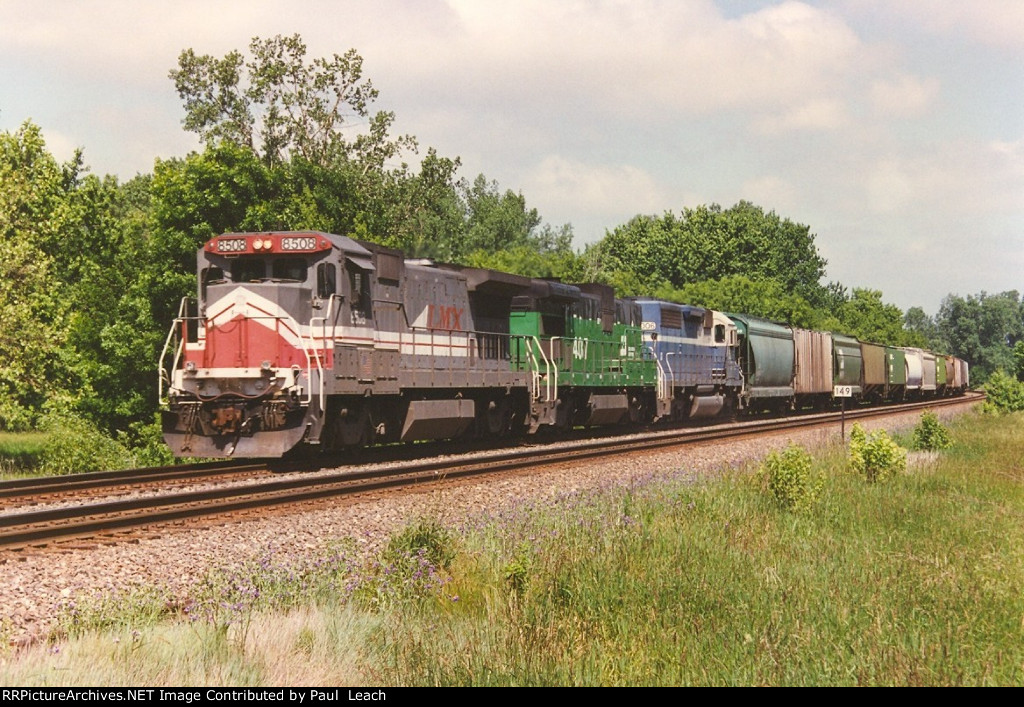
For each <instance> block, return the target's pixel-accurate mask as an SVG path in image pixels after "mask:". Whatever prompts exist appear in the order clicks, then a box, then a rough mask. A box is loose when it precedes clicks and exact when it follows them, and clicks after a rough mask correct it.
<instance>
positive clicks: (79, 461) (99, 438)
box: [39, 413, 135, 475]
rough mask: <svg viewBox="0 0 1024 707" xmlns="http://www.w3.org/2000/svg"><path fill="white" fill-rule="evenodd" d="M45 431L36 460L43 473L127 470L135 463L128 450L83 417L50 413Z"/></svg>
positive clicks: (44, 426)
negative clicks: (45, 435) (41, 446)
mask: <svg viewBox="0 0 1024 707" xmlns="http://www.w3.org/2000/svg"><path fill="white" fill-rule="evenodd" d="M42 427H43V431H44V432H46V433H47V438H46V442H45V443H44V445H43V450H42V454H41V455H40V460H39V462H40V463H39V469H40V471H42V472H43V473H44V474H52V475H59V474H80V473H83V472H86V471H106V470H109V469H127V468H129V467H131V466H134V464H135V459H134V458H133V457H132V454H131V452H129V451H128V449H127V448H126V447H125V446H124V445H122V444H119V443H118V442H116V441H115V440H112V439H110V438H109V437H107V436H106V435H104V434H103V433H102V432H100V431H99V430H98V429H96V428H95V427H94V426H92V425H91V424H89V422H87V421H86V420H84V419H82V418H80V417H74V416H72V415H68V414H56V413H53V414H50V415H49V416H47V418H46V419H45V420H44V422H43V425H42Z"/></svg>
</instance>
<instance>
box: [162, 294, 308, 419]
mask: <svg viewBox="0 0 1024 707" xmlns="http://www.w3.org/2000/svg"><path fill="white" fill-rule="evenodd" d="M191 299H192V298H190V297H184V298H182V301H181V304H180V305H179V307H178V316H177V317H176V318H175V319H174V322H173V323H172V324H171V330H170V331H169V332H168V334H167V339H166V340H165V341H164V348H163V351H162V352H161V355H160V373H159V394H160V404H161V405H165V404H167V403H168V402H169V401H168V400H167V399H166V398H165V397H164V378H165V377H166V378H167V380H168V382H169V383H170V381H171V375H172V373H168V369H167V368H166V367H165V366H164V362H165V361H166V358H167V350H168V348H169V347H170V345H171V341H172V340H173V338H174V336H175V332H176V329H177V327H178V326H179V325H181V327H182V329H183V331H182V334H181V340H180V341H179V343H178V346H177V347H176V349H175V355H174V360H173V361H172V363H171V368H170V371H171V372H173V371H175V370H177V369H178V364H179V362H180V361H181V356H182V353H183V352H184V349H185V344H186V342H187V340H188V336H187V332H185V331H184V327H185V326H186V322H188V321H193V320H194V321H196V322H201V321H203V320H204V319H205V317H203V316H201V315H198V314H197V315H196V316H187V306H188V302H189V301H190V300H191ZM247 318H248V319H272V320H274V321H275V322H282V321H283V322H285V323H286V324H288V325H289V326H290V328H291V329H292V330H293V332H294V333H295V336H296V337H298V339H299V341H300V343H301V349H302V354H303V356H305V358H306V378H307V379H308V381H309V384H308V385H307V386H306V388H307V391H306V397H305V399H303V400H302V404H303V405H310V404H311V403H312V402H313V397H314V392H313V362H314V360H315V361H316V369H317V373H318V376H317V385H316V387H317V391H316V397H317V406H318V408H319V412H320V414H323V412H324V368H323V364H322V362H321V360H320V355H319V354H318V353H316V349H315V346H316V337H315V335H314V331H315V325H314V323H313V322H314V321H315V320H316V319H321V318H322V317H313V318H312V319H310V323H309V330H310V336H309V337H307V336H305V335H303V333H302V326H301V325H300V324H299V322H298V321H297V320H296V319H295V318H294V317H292V316H291V315H290V314H287V313H285V314H284V315H279V314H277V315H263V316H255V317H254V316H248V317H247ZM324 334H325V335H326V330H325V332H324ZM324 345H325V346H326V339H324ZM311 352H312V354H311Z"/></svg>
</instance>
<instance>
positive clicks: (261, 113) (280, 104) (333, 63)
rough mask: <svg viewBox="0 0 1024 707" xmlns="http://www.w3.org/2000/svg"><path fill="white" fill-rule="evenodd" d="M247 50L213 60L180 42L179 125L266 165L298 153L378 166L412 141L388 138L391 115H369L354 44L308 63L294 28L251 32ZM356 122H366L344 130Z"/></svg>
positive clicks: (370, 91) (315, 159)
mask: <svg viewBox="0 0 1024 707" xmlns="http://www.w3.org/2000/svg"><path fill="white" fill-rule="evenodd" d="M249 50H250V53H251V57H250V58H249V59H248V60H246V59H244V58H243V56H242V54H241V53H239V52H238V51H232V52H229V53H228V54H226V55H225V56H224V57H223V58H220V59H217V58H216V57H213V56H210V55H209V54H204V55H201V56H200V55H197V54H196V53H195V52H194V51H193V50H192V49H186V50H185V51H183V52H182V53H181V54H180V55H179V57H178V68H177V69H173V70H172V71H171V72H170V78H171V79H172V80H173V81H174V86H175V88H176V89H177V90H178V95H179V96H181V98H182V100H183V101H184V102H185V119H184V126H185V129H186V130H190V131H192V132H195V133H198V134H199V136H200V137H201V138H202V139H203V141H204V142H205V143H206V144H207V146H214V145H217V144H220V143H222V142H228V143H233V144H236V145H239V146H242V147H245V148H247V149H248V150H250V151H251V152H253V153H254V154H256V155H258V156H259V157H260V158H261V159H262V160H263V161H264V162H266V163H267V164H268V165H275V164H280V163H282V162H284V161H286V160H287V159H288V158H289V157H290V156H292V155H298V156H301V157H302V158H303V159H305V160H307V161H308V162H310V163H313V164H317V165H321V166H326V165H329V164H333V163H335V162H336V161H337V160H352V161H355V162H358V163H360V164H363V165H366V166H367V167H369V166H370V165H373V166H376V168H377V169H380V168H381V166H382V165H383V164H384V163H385V162H386V161H387V160H389V159H391V158H393V157H395V156H396V155H397V154H398V153H399V152H400V151H401V149H403V148H404V147H409V146H412V142H411V140H410V139H409V138H399V139H398V140H394V141H393V140H390V139H389V138H388V130H389V129H390V127H391V124H392V122H393V121H394V114H392V113H387V112H378V113H376V114H374V115H372V116H371V115H370V105H371V104H372V103H373V102H374V101H375V100H376V99H377V90H376V89H375V88H373V84H372V83H371V82H370V81H369V79H365V80H364V79H363V59H362V57H361V56H359V54H357V53H356V51H355V50H354V49H350V50H349V51H347V52H345V54H343V55H339V54H334V55H333V56H332V57H331V58H330V59H325V58H316V59H313V60H312V61H311V62H309V63H307V62H306V45H305V43H304V42H303V41H302V39H301V38H300V37H299V35H297V34H295V35H292V36H290V37H282V36H280V35H277V36H275V37H272V38H270V39H260V38H259V37H254V38H253V40H252V42H251V43H250V44H249ZM356 123H366V124H367V126H368V129H367V130H366V131H364V132H362V133H359V134H357V135H355V136H354V137H353V138H351V139H350V138H347V137H345V130H347V129H349V128H352V127H354V125H355V124H356Z"/></svg>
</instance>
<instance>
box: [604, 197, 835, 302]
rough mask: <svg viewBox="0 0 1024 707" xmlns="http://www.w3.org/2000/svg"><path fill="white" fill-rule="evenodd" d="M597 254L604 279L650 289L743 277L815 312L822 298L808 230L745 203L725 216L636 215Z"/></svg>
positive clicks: (819, 266)
mask: <svg viewBox="0 0 1024 707" xmlns="http://www.w3.org/2000/svg"><path fill="white" fill-rule="evenodd" d="M595 255H596V257H597V258H598V259H599V261H600V263H601V267H602V270H603V271H605V272H606V273H611V272H616V271H630V272H632V273H634V274H635V275H636V276H637V277H639V278H640V279H641V280H642V281H647V282H650V283H652V285H653V284H656V283H659V282H662V281H664V282H668V283H669V284H670V285H672V286H673V287H676V288H681V287H683V286H684V285H686V284H688V283H696V282H705V281H708V280H717V279H720V278H723V277H727V276H730V275H742V276H744V277H747V278H750V279H753V280H774V281H775V282H778V283H780V284H781V285H782V287H784V288H785V290H786V291H787V292H791V293H793V294H796V295H799V296H800V297H802V298H804V299H805V300H807V301H808V302H810V303H812V304H813V305H814V306H821V305H822V304H824V300H825V294H826V293H825V290H824V288H823V287H822V286H821V285H820V280H821V278H822V277H823V276H824V274H825V264H826V261H825V259H824V258H822V257H821V256H820V255H819V254H818V251H817V248H816V247H815V245H814V235H813V234H812V233H811V232H810V228H809V227H807V226H804V225H801V224H797V223H793V222H792V221H790V220H789V219H782V218H780V217H779V216H778V215H776V214H775V212H769V213H765V212H764V210H763V209H761V207H759V206H755V205H754V204H751V203H749V202H746V201H741V202H739V203H738V204H736V205H735V206H733V207H731V208H729V209H725V210H723V209H722V208H721V207H720V206H718V205H717V204H712V205H711V206H698V207H696V208H694V209H683V211H682V213H681V214H680V216H676V215H675V214H672V213H666V214H665V215H664V216H662V217H661V218H656V217H654V216H636V217H634V218H633V219H631V220H630V221H629V222H628V223H626V224H624V225H623V226H619V227H617V228H615V229H614V230H613V231H611V232H609V233H608V234H606V235H605V237H604V238H603V239H602V240H601V241H600V242H599V243H598V244H597V246H596V247H595ZM605 277H606V279H607V278H610V275H606V276H605Z"/></svg>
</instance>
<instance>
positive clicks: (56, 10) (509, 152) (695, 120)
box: [0, 0, 1024, 314]
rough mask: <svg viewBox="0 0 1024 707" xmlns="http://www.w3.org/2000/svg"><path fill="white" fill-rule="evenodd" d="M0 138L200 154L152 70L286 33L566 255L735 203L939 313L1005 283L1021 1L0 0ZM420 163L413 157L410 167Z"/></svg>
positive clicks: (1023, 211) (1019, 111)
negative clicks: (336, 61) (339, 63)
mask: <svg viewBox="0 0 1024 707" xmlns="http://www.w3.org/2000/svg"><path fill="white" fill-rule="evenodd" d="M0 18H2V21H0V130H5V131H13V130H16V129H17V128H18V127H19V126H20V125H21V124H22V123H23V122H25V121H26V120H31V121H33V122H34V123H36V124H37V125H39V126H40V127H41V128H42V130H43V134H44V136H45V137H46V139H47V145H48V147H49V148H50V150H51V151H52V152H53V153H54V154H55V155H56V156H57V157H58V158H59V159H68V158H69V157H71V155H72V154H73V151H74V150H75V148H82V149H83V152H84V160H85V163H86V165H88V166H89V168H90V170H91V171H92V173H94V174H99V175H104V174H113V175H117V176H118V177H119V178H121V179H122V180H126V179H129V178H131V177H133V176H134V175H136V174H138V173H148V172H152V170H153V165H154V162H155V160H156V159H167V158H172V157H182V156H184V155H186V154H188V153H189V152H190V151H193V150H197V149H199V148H200V145H199V142H198V140H197V138H196V137H195V136H194V135H193V134H191V133H188V132H185V131H184V129H183V128H182V126H181V121H182V118H183V117H184V110H183V108H182V103H181V100H180V98H179V97H178V95H177V92H176V91H175V89H174V85H173V83H172V82H171V80H170V79H169V78H168V72H169V71H170V70H171V69H173V68H175V67H176V66H177V59H178V55H179V54H180V53H181V51H182V50H184V49H187V48H191V49H193V50H194V51H195V52H196V53H198V54H212V55H214V56H217V57H220V56H223V55H224V54H226V53H227V52H229V51H231V50H233V49H237V50H242V51H244V50H246V49H247V47H248V45H249V42H250V40H251V39H252V38H253V37H263V38H266V37H272V36H274V35H278V34H280V35H291V34H295V33H298V34H300V35H301V36H302V38H303V40H304V41H305V43H306V44H307V46H308V54H307V56H308V57H309V58H312V57H317V56H331V55H332V54H335V53H337V54H343V53H345V52H346V51H347V50H348V49H352V48H354V49H355V50H356V51H357V52H358V53H359V54H360V55H361V56H362V57H363V60H364V63H363V72H364V76H365V77H367V78H369V79H370V80H371V81H372V82H373V85H374V87H375V88H376V89H377V90H378V91H379V98H378V100H377V102H376V103H375V104H374V108H375V109H377V110H388V111H393V112H394V113H395V115H396V122H395V126H394V134H396V135H397V134H409V135H414V136H415V137H416V138H417V140H418V141H419V144H420V146H421V149H420V155H419V157H422V155H423V154H425V151H426V148H427V147H433V148H436V149H437V151H438V153H439V154H441V155H443V156H446V157H459V158H460V159H461V160H462V168H461V170H460V172H459V174H460V176H462V177H465V178H467V179H469V180H472V179H473V178H474V177H475V176H476V175H477V174H481V173H482V174H484V175H485V176H486V177H487V178H488V179H489V180H495V181H497V183H498V184H499V186H500V187H501V188H502V189H503V190H504V189H512V190H513V191H516V192H521V193H522V194H523V195H524V196H525V197H526V201H527V205H528V206H529V207H532V208H536V209H537V210H538V211H539V213H540V215H541V216H542V218H543V219H544V220H545V221H546V222H548V223H550V224H552V225H554V226H556V227H557V226H560V225H562V224H564V223H570V224H572V226H573V230H574V233H575V245H576V246H577V247H582V246H583V245H584V244H586V243H592V242H594V241H597V240H599V239H600V238H601V237H603V236H604V234H605V232H606V230H608V229H613V228H614V227H616V226H617V225H619V224H622V223H625V222H626V221H628V220H629V219H630V218H631V217H633V216H635V215H636V214H651V215H656V216H660V215H661V214H664V213H665V212H674V213H677V214H678V213H679V212H680V211H681V210H682V209H683V208H685V207H689V208H692V207H695V206H698V205H701V204H712V203H717V204H720V205H722V206H723V207H729V206H732V205H733V204H735V203H737V202H738V201H740V200H747V201H750V202H753V203H755V204H757V205H759V206H761V207H762V208H764V209H765V210H766V211H774V212H775V213H777V214H778V215H779V216H781V217H784V218H789V219H791V220H792V221H795V222H798V223H802V224H806V225H808V226H810V228H811V232H812V233H813V234H815V243H816V245H817V246H818V249H819V251H820V252H821V254H822V255H823V257H825V258H826V259H827V260H828V265H827V277H826V280H831V281H838V282H840V283H842V284H843V285H845V286H847V287H848V288H853V287H866V288H870V289H875V290H881V291H882V292H883V298H884V299H885V300H886V301H888V302H892V303H894V304H897V305H898V306H900V307H901V308H902V309H907V308H909V307H912V306H920V307H922V308H924V310H925V311H926V312H927V313H929V314H935V313H936V312H937V311H938V309H939V306H940V303H941V300H942V298H943V297H945V296H946V295H948V294H951V293H952V294H958V295H961V296H966V295H968V294H977V293H979V292H981V291H986V292H989V293H996V292H1002V291H1005V290H1010V289H1016V290H1019V291H1024V2H1021V1H1020V0H971V2H963V0H899V1H898V2H893V1H892V0H821V1H813V0H807V1H805V2H796V1H793V0H787V1H784V2H778V1H774V0H629V1H627V2H618V1H605V2H598V1H594V2H584V1H568V0H566V1H559V0H517V1H516V2H508V1H507V0H506V1H491V0H373V1H372V2H370V1H366V2H364V1H362V0H333V1H327V0H320V1H309V2H302V1H300V0H291V1H289V2H274V1H270V0H241V1H235V0H224V1H220V2H209V0H204V1H202V2H196V1H194V0H175V1H174V2H164V1H162V0H152V1H145V0H78V1H72V0H48V2H38V0H0ZM407 157H408V160H409V161H410V162H411V163H414V164H415V163H417V162H418V159H419V158H418V157H417V156H416V155H409V156H407Z"/></svg>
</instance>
